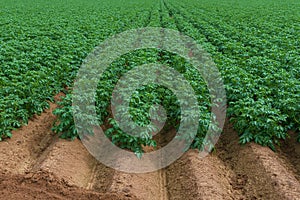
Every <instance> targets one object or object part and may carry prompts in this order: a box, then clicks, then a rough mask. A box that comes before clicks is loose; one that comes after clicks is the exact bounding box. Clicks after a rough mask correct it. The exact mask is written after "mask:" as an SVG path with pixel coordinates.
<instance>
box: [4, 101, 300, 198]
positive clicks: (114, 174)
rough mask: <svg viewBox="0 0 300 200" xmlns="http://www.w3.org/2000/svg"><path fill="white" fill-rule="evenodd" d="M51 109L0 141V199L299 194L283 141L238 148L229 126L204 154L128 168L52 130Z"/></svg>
mask: <svg viewBox="0 0 300 200" xmlns="http://www.w3.org/2000/svg"><path fill="white" fill-rule="evenodd" d="M55 108H56V105H55V104H51V107H50V109H49V110H47V111H45V112H44V113H42V115H41V116H36V117H35V118H33V119H32V120H31V121H30V122H29V124H28V126H24V127H22V128H21V129H19V130H18V131H15V132H14V135H13V138H12V139H10V140H6V141H4V142H1V143H0V151H1V152H2V155H1V157H0V161H1V162H0V199H18V198H24V197H25V199H83V200H85V199H112V200H113V199H143V200H148V199H149V200H150V199H151V200H177V199H178V200H179V199H191V200H195V199H217V200H219V199H224V200H227V199H228V200H229V199H300V183H299V151H298V146H293V145H290V144H292V142H291V141H289V140H288V141H287V143H286V144H285V145H283V146H282V147H281V149H280V151H279V152H278V153H275V152H273V151H271V150H270V149H268V148H265V147H261V146H259V145H256V144H248V145H245V146H241V145H239V144H238V137H237V134H236V133H235V132H234V131H233V129H232V127H231V126H230V125H229V124H227V125H226V126H225V129H224V134H223V135H222V137H221V138H220V140H219V143H218V144H217V146H216V151H214V152H213V153H211V154H210V155H209V156H207V157H205V158H199V156H198V152H197V151H196V150H190V151H188V152H187V153H185V154H184V155H183V156H182V157H181V158H180V159H179V160H177V161H176V162H175V163H173V164H172V165H170V166H169V167H167V168H165V169H162V170H159V171H156V172H152V173H144V174H129V173H123V172H119V171H115V170H113V169H110V168H108V167H106V166H104V165H103V164H101V163H99V162H98V161H96V160H95V159H94V158H93V157H92V156H91V155H90V154H89V153H88V152H87V150H86V149H85V148H84V146H83V145H82V143H81V142H80V141H79V140H74V141H67V140H62V139H59V138H58V137H57V136H55V134H54V133H52V132H51V126H52V123H53V121H54V120H55V116H53V115H52V110H53V109H55ZM291 140H293V138H291Z"/></svg>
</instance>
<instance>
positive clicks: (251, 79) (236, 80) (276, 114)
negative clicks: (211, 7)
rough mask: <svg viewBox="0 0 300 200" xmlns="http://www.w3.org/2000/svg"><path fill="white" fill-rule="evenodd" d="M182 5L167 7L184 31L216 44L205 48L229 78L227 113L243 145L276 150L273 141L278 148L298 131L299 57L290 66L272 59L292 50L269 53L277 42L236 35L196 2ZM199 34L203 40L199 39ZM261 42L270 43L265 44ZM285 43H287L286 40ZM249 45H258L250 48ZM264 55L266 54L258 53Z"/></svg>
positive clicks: (230, 28) (257, 37) (233, 29)
mask: <svg viewBox="0 0 300 200" xmlns="http://www.w3.org/2000/svg"><path fill="white" fill-rule="evenodd" d="M179 4H180V3H179V2H176V6H174V5H172V6H171V5H167V7H168V8H169V11H170V12H171V13H172V15H175V16H174V17H175V18H176V20H177V23H178V24H179V26H180V25H181V26H180V29H181V30H182V31H183V32H186V33H187V34H191V36H193V37H194V38H195V39H200V41H203V40H204V42H206V43H210V44H211V46H206V45H204V48H206V49H207V51H209V52H210V53H211V54H212V56H213V58H214V60H215V62H216V63H217V65H218V66H219V68H220V71H221V73H222V74H223V75H224V79H225V83H226V87H227V96H228V99H229V106H228V114H229V117H230V118H231V120H232V121H233V122H234V125H235V128H236V130H238V132H239V134H240V136H241V137H240V139H241V142H242V143H245V142H249V141H252V140H254V141H255V142H257V143H259V144H262V145H268V146H270V147H271V148H273V149H274V148H275V147H274V143H276V144H279V141H280V139H285V138H286V137H287V136H288V135H287V131H288V130H296V131H297V130H298V131H299V120H298V119H299V116H300V115H299V105H300V104H299V94H300V91H299V89H300V88H299V78H298V77H297V76H299V73H296V72H297V71H299V64H298V65H297V63H299V62H298V60H297V59H294V60H292V61H293V62H289V63H287V62H285V60H279V59H276V60H275V59H274V57H273V56H274V54H276V53H277V54H278V55H282V54H283V53H285V54H289V55H291V54H290V53H291V52H292V53H294V52H293V49H291V47H290V49H286V52H282V48H280V47H278V50H277V49H276V48H273V51H274V52H275V53H270V51H268V48H267V47H268V44H269V45H270V44H272V43H271V42H270V41H268V40H266V39H265V38H266V37H264V38H263V39H261V38H260V37H259V36H253V35H251V34H249V36H248V37H240V35H238V34H239V33H241V34H245V35H246V33H245V32H243V31H241V30H239V31H235V28H234V27H232V26H230V25H228V24H226V22H223V21H221V20H218V21H217V20H216V19H215V18H214V17H213V16H211V17H209V14H208V13H205V12H202V13H199V9H197V7H195V6H190V5H191V4H185V5H184V6H178V5H179ZM175 8H176V9H175ZM216 21H217V22H216ZM182 24H185V25H182ZM213 24H215V25H216V26H213ZM244 26H246V25H244ZM220 27H221V28H220ZM199 35H202V37H201V36H200V38H199ZM249 38H251V39H249ZM261 41H263V42H265V46H264V45H263V43H262V42H261ZM282 41H285V40H284V38H282ZM247 42H248V43H247ZM249 42H253V43H255V44H256V43H258V45H257V44H256V45H255V46H249ZM283 44H284V42H283ZM255 47H256V48H257V50H255ZM284 47H286V46H284ZM253 49H254V50H255V51H254V50H253ZM276 50H277V51H276ZM261 51H264V52H263V53H262V54H259V53H258V52H261ZM294 58H296V56H295V57H294ZM234 71H235V72H234ZM274 72H275V73H274Z"/></svg>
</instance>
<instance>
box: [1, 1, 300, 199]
mask: <svg viewBox="0 0 300 200" xmlns="http://www.w3.org/2000/svg"><path fill="white" fill-rule="evenodd" d="M298 10H300V2H299V1H296V0H288V1H283V2H282V1H277V0H275V1H272V0H262V1H258V0H251V1H245V0H242V1H235V0H221V1H216V0H212V1H196V0H189V1H187V0H181V1H179V0H149V1H146V2H144V1H138V0H131V1H124V0H111V1H108V0H103V1H100V0H95V1H91V0H87V1H79V0H68V1H64V2H62V1H58V0H51V1H40V0H38V1H32V0H15V1H10V2H5V1H0V19H1V20H0V66H1V67H0V86H1V88H0V97H1V98H0V140H1V142H0V151H1V152H2V153H1V154H2V155H1V157H0V194H1V195H0V199H17V198H22V197H23V198H26V199H46V198H47V199H300V143H299V142H300V133H299V131H300V128H299V127H300V77H299V75H300V73H299V72H300V56H299V55H300V44H299V38H300V25H299V24H300V13H299V11H298ZM148 27H162V28H165V29H172V30H176V31H179V32H181V33H183V34H185V35H187V36H189V37H191V38H192V39H193V40H194V41H196V42H197V43H198V44H199V45H200V46H201V47H202V48H203V49H204V50H205V51H206V52H208V53H209V55H210V56H211V58H212V60H213V61H214V63H215V65H216V67H217V69H218V70H219V72H220V74H221V76H222V79H223V82H224V85H225V90H226V99H227V101H226V105H223V106H224V107H225V108H226V109H227V117H226V120H225V125H224V128H223V131H222V134H221V137H220V139H219V140H218V143H217V144H216V146H215V147H214V148H213V151H212V152H211V153H210V154H209V155H208V156H206V157H204V158H199V156H198V153H197V149H199V150H202V148H203V146H202V143H203V142H205V139H204V135H205V134H204V133H206V132H207V130H208V129H209V126H208V125H209V123H210V121H209V120H210V116H211V115H212V112H211V110H210V107H211V106H212V105H213V103H210V101H209V100H210V99H209V98H208V95H209V89H208V88H207V86H206V84H205V83H206V82H205V80H204V79H205V78H204V79H203V78H202V77H201V76H200V75H199V74H197V71H195V69H193V68H192V67H191V65H189V63H187V61H186V60H184V59H182V58H181V57H180V56H178V55H175V54H174V53H172V52H167V51H165V50H163V49H137V50H135V51H133V52H130V53H128V54H125V55H122V56H121V57H120V58H119V59H117V60H115V61H114V62H113V63H111V65H110V67H109V68H108V70H107V71H105V73H104V74H103V76H102V77H101V81H100V82H99V83H98V86H97V91H96V93H97V98H96V100H95V101H96V107H97V114H98V115H99V116H100V117H99V120H98V121H96V122H91V123H92V124H91V125H96V124H97V125H101V126H102V127H104V129H105V134H106V136H107V137H108V138H109V139H110V140H111V141H112V143H114V144H115V145H117V146H119V147H121V148H123V149H127V150H128V151H132V152H134V153H135V154H136V155H137V157H142V156H143V155H144V153H146V152H148V151H153V150H155V149H160V148H163V147H164V146H166V143H168V142H170V140H171V139H172V138H173V137H174V132H175V130H178V126H179V124H178V122H179V121H184V120H185V119H187V118H188V117H187V118H185V117H186V116H181V115H180V114H181V113H183V112H181V110H180V108H179V106H180V105H181V104H180V103H178V99H176V98H174V94H173V93H172V91H171V90H169V89H167V88H165V87H161V86H157V85H150V86H143V87H141V88H139V89H138V91H137V92H136V93H135V94H136V95H133V97H132V99H131V101H130V106H131V110H130V114H131V116H132V118H133V119H135V122H136V123H137V124H139V125H142V126H147V124H149V123H150V122H149V117H150V116H149V113H148V111H149V109H150V108H151V105H152V104H156V103H161V104H162V105H163V106H164V108H165V109H166V111H167V113H168V115H167V128H165V129H164V130H163V131H161V132H160V134H158V136H157V137H152V136H151V134H149V132H152V131H153V130H152V129H151V130H148V131H149V132H146V133H144V132H143V133H139V134H140V135H139V137H134V136H132V135H127V134H126V132H124V131H122V130H121V129H120V127H118V126H117V125H116V124H117V123H116V121H115V120H114V119H113V117H112V113H111V112H112V111H111V110H110V108H111V105H110V98H111V96H112V93H113V89H114V85H115V84H116V83H117V81H118V79H119V78H120V77H121V76H122V75H124V74H125V73H126V72H128V71H129V70H131V69H133V68H134V67H135V66H138V65H142V64H149V63H153V62H156V63H161V64H166V65H169V66H172V67H173V68H174V69H175V70H177V71H178V72H180V73H181V74H183V76H184V77H185V78H186V79H187V80H188V83H189V84H190V85H191V86H192V88H193V89H194V91H195V95H196V99H197V101H198V103H199V105H201V106H199V112H198V113H200V114H199V116H200V119H201V120H200V121H199V127H198V130H197V133H196V134H195V135H194V139H193V141H192V143H191V145H190V146H189V147H190V150H188V151H187V152H186V153H185V154H184V155H183V156H182V157H181V158H180V159H178V160H177V161H176V162H174V163H173V164H171V165H170V166H168V167H166V168H163V169H160V170H158V171H155V172H151V173H141V174H134V173H125V172H120V171H117V170H114V169H111V168H109V167H106V166H105V165H103V164H102V163H100V162H99V161H97V160H96V159H95V158H94V157H93V156H91V155H90V154H89V153H88V151H87V150H86V149H85V148H84V146H83V144H82V143H81V142H80V139H79V138H81V139H82V135H80V133H78V130H77V129H76V128H75V124H74V120H73V109H74V108H73V107H72V91H73V86H74V81H75V80H76V76H77V72H78V70H79V68H80V67H81V65H82V63H84V62H85V59H86V57H87V56H88V55H89V54H90V53H91V52H92V51H93V50H94V48H95V47H97V46H98V45H99V44H101V42H103V41H105V40H106V39H108V38H110V37H112V36H114V35H116V34H119V33H122V32H124V31H128V30H132V29H137V28H148ZM160 78H162V77H160ZM80 100H81V101H84V99H80ZM191 115H193V113H192V114H191ZM79 118H80V119H81V120H86V119H88V118H89V116H84V117H82V116H80V117H79ZM93 123H94V124H93Z"/></svg>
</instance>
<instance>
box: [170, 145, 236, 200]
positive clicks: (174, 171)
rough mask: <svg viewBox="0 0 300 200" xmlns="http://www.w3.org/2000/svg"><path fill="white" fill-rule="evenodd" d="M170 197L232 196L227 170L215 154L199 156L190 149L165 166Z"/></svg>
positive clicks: (172, 199)
mask: <svg viewBox="0 0 300 200" xmlns="http://www.w3.org/2000/svg"><path fill="white" fill-rule="evenodd" d="M166 171H167V188H168V195H169V199H170V200H179V199H190V200H194V199H234V198H233V196H232V194H231V191H230V184H229V181H228V180H227V172H226V171H225V167H224V166H223V165H222V162H220V161H219V160H218V158H217V157H216V156H211V155H209V156H206V157H204V158H200V157H199V153H198V151H196V150H190V151H188V152H187V153H186V154H184V155H183V156H182V157H181V158H180V159H179V160H178V161H176V162H175V163H174V164H172V165H171V166H169V167H168V168H167V170H166Z"/></svg>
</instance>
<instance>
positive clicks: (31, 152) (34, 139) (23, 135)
mask: <svg viewBox="0 0 300 200" xmlns="http://www.w3.org/2000/svg"><path fill="white" fill-rule="evenodd" d="M61 95H62V94H59V95H56V97H55V99H56V100H58V99H59V97H60V96H61ZM55 108H57V105H56V104H55V103H50V108H49V109H47V110H45V111H44V112H43V113H42V114H41V115H40V116H38V115H35V116H34V117H33V118H32V119H31V120H29V122H28V125H27V126H23V127H21V128H20V129H18V130H15V131H13V137H12V138H11V139H8V140H5V141H3V142H1V145H0V152H1V156H0V170H3V171H4V172H10V173H14V174H22V173H25V172H26V171H29V170H30V169H31V168H32V166H34V165H35V163H36V160H37V159H38V158H39V157H40V156H41V154H42V153H43V152H44V151H45V150H46V149H47V147H48V146H49V145H50V144H51V143H53V141H54V140H55V139H56V138H55V134H54V133H53V132H52V131H51V127H52V124H53V122H54V120H55V118H56V117H55V116H54V115H53V114H52V111H53V110H54V109H55Z"/></svg>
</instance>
